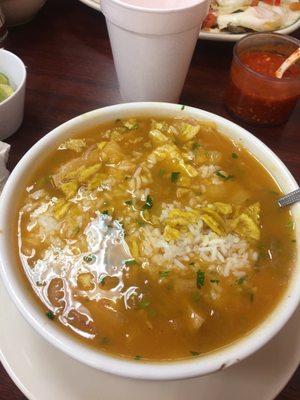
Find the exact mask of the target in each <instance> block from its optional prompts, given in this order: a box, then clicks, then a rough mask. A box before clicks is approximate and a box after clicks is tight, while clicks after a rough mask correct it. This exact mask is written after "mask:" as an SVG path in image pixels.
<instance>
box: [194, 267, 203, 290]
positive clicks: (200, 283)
mask: <svg viewBox="0 0 300 400" xmlns="http://www.w3.org/2000/svg"><path fill="white" fill-rule="evenodd" d="M204 281H205V272H203V271H201V270H200V269H198V271H197V276H196V282H197V287H198V288H201V287H202V286H203V285H204Z"/></svg>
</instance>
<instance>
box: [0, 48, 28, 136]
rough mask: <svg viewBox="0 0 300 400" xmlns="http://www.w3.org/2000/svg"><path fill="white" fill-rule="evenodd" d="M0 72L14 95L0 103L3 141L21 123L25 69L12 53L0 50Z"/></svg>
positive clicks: (0, 129)
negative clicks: (7, 81)
mask: <svg viewBox="0 0 300 400" xmlns="http://www.w3.org/2000/svg"><path fill="white" fill-rule="evenodd" d="M0 72H2V73H3V74H5V75H6V76H7V77H8V79H9V82H10V84H11V86H12V87H13V88H14V93H13V94H12V95H11V96H9V97H8V98H7V99H6V100H4V101H2V102H1V103H0V140H3V139H6V138H8V137H9V136H11V135H12V134H13V133H15V132H16V130H17V129H18V128H19V127H20V125H21V124H22V121H23V112H24V98H25V83H26V68H25V65H24V63H23V61H22V60H21V59H20V58H19V57H17V56H16V55H15V54H14V53H11V52H10V51H7V50H4V49H0Z"/></svg>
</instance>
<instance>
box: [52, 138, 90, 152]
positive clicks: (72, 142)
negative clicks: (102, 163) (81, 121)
mask: <svg viewBox="0 0 300 400" xmlns="http://www.w3.org/2000/svg"><path fill="white" fill-rule="evenodd" d="M85 147H86V141H85V139H68V140H67V141H66V142H64V143H62V144H61V145H60V146H59V147H58V150H73V151H75V152H76V153H80V152H81V151H82V150H83V149H84V148H85Z"/></svg>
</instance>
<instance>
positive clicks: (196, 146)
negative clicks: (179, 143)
mask: <svg viewBox="0 0 300 400" xmlns="http://www.w3.org/2000/svg"><path fill="white" fill-rule="evenodd" d="M199 147H201V144H200V143H193V145H192V150H193V151H195V150H198V149H199Z"/></svg>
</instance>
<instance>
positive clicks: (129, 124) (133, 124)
mask: <svg viewBox="0 0 300 400" xmlns="http://www.w3.org/2000/svg"><path fill="white" fill-rule="evenodd" d="M123 125H124V126H125V128H127V129H129V130H134V129H138V127H139V124H138V122H137V120H136V118H129V119H128V120H127V121H125V122H124V123H123Z"/></svg>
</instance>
